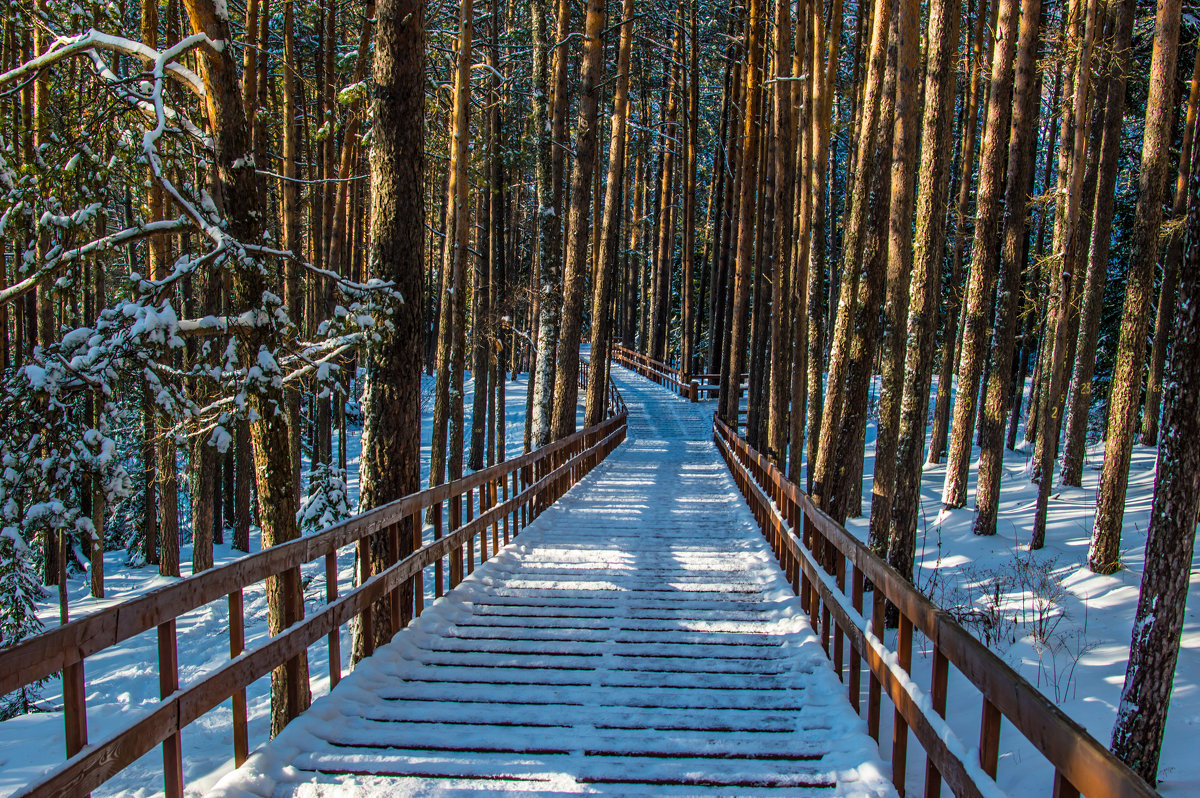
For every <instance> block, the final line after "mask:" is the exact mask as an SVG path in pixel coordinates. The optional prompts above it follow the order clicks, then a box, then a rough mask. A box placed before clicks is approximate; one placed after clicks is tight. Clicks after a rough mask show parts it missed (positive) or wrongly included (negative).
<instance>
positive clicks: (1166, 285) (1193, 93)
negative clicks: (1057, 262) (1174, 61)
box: [1142, 58, 1200, 446]
mask: <svg viewBox="0 0 1200 798" xmlns="http://www.w3.org/2000/svg"><path fill="white" fill-rule="evenodd" d="M1198 90H1200V58H1195V65H1194V66H1193V67H1192V81H1191V90H1190V92H1189V94H1188V104H1187V117H1186V120H1185V121H1184V125H1183V144H1182V146H1181V147H1180V149H1179V177H1178V178H1177V179H1176V181H1175V200H1174V202H1173V203H1172V205H1171V218H1172V219H1177V218H1179V217H1181V216H1183V214H1184V213H1185V212H1186V211H1187V190H1186V189H1187V185H1188V168H1189V166H1190V161H1191V157H1190V156H1191V144H1192V131H1193V130H1194V129H1195V127H1196V100H1197V92H1198ZM1182 260H1183V235H1182V234H1180V233H1178V232H1176V233H1175V234H1173V235H1172V236H1171V239H1170V241H1169V242H1168V244H1167V251H1166V255H1165V256H1164V257H1163V278H1162V287H1161V288H1160V289H1159V294H1158V309H1157V310H1156V312H1155V316H1154V348H1153V349H1152V350H1151V352H1150V374H1149V376H1148V377H1147V378H1146V399H1145V403H1144V406H1143V409H1142V445H1143V446H1153V445H1155V444H1156V443H1158V414H1159V409H1160V400H1161V397H1162V388H1163V380H1162V376H1163V367H1164V364H1165V363H1166V359H1167V343H1168V340H1169V338H1170V332H1171V319H1172V318H1173V317H1174V316H1175V295H1176V293H1177V292H1178V286H1179V264H1180V261H1182Z"/></svg>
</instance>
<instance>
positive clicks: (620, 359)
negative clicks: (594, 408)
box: [612, 344, 690, 395]
mask: <svg viewBox="0 0 1200 798" xmlns="http://www.w3.org/2000/svg"><path fill="white" fill-rule="evenodd" d="M612 359H613V360H615V361H616V362H617V363H619V364H621V365H622V366H625V367H626V368H629V369H632V370H633V371H636V372H637V373H639V374H641V375H642V376H643V377H648V378H650V379H651V380H653V381H654V382H657V383H658V384H659V385H666V386H667V387H669V388H671V389H673V390H674V391H675V392H676V393H678V394H681V395H683V394H686V393H688V392H689V390H690V389H689V387H688V386H687V385H685V384H684V381H683V378H684V376H685V375H684V374H683V373H682V372H681V371H680V369H677V368H675V367H674V366H672V365H670V364H667V363H664V362H662V361H661V360H655V359H654V358H652V357H650V356H649V355H643V354H642V353H641V352H635V351H634V350H632V349H628V348H626V347H625V346H623V345H621V344H613V347H612Z"/></svg>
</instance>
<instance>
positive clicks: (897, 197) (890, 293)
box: [869, 0, 921, 573]
mask: <svg viewBox="0 0 1200 798" xmlns="http://www.w3.org/2000/svg"><path fill="white" fill-rule="evenodd" d="M896 13H897V17H896V22H897V25H896V34H897V36H896V99H895V107H896V111H895V120H894V121H893V124H892V142H891V145H892V149H891V152H892V169H891V191H890V194H891V201H890V204H889V207H888V235H887V295H886V298H885V301H884V306H883V319H882V321H883V330H882V332H883V336H884V345H883V347H882V358H881V359H882V361H883V379H882V387H881V390H880V393H879V425H878V428H877V429H878V432H877V437H876V439H875V474H874V479H873V480H872V483H871V518H870V533H869V544H870V545H871V547H872V549H873V550H874V551H875V552H876V553H878V554H882V553H884V552H885V551H886V550H887V547H888V527H889V525H890V523H891V516H892V497H893V495H894V494H893V491H894V490H895V487H896V444H897V442H898V440H899V437H900V430H899V427H900V404H901V400H902V399H903V394H904V382H903V380H904V356H905V348H906V347H905V340H906V336H905V333H906V330H907V325H908V308H909V296H910V287H911V285H912V279H913V273H912V272H913V249H912V244H913V239H912V225H913V181H914V180H915V177H916V172H917V169H916V154H917V142H918V140H919V136H920V124H921V122H920V121H919V119H920V112H919V109H918V105H917V103H918V100H919V99H920V94H921V74H920V71H919V69H920V55H921V54H920V45H921V42H920V36H921V34H920V17H921V7H920V3H918V2H917V1H916V0H900V2H899V4H898V6H897V9H896ZM909 567H910V569H911V564H910V566H909ZM901 573H904V571H903V570H902V571H901Z"/></svg>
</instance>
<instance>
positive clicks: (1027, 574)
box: [0, 378, 1200, 796]
mask: <svg viewBox="0 0 1200 798" xmlns="http://www.w3.org/2000/svg"><path fill="white" fill-rule="evenodd" d="M526 385H527V383H526V382H525V380H524V378H522V379H521V380H520V381H518V382H515V383H509V388H508V391H507V394H506V397H507V404H506V409H507V434H506V440H507V442H508V448H509V453H510V455H511V454H516V453H518V452H519V450H520V446H521V441H522V437H523V432H524V430H523V418H524V408H525V391H526ZM875 391H876V394H877V392H878V385H877V384H876V388H875ZM467 392H468V403H467V409H468V414H469V411H470V402H469V396H470V383H468V385H467ZM709 404H713V403H712V402H710V403H709ZM358 432H359V430H358V429H355V430H352V431H351V435H350V437H349V439H348V448H349V452H350V456H349V460H350V463H349V466H350V467H349V470H350V490H351V497H352V500H357V490H358V483H357V469H358V455H359V447H358ZM422 435H423V441H424V442H426V443H425V446H424V448H423V456H424V459H425V462H426V463H427V461H428V443H427V442H428V440H429V438H430V421H429V419H426V420H425V423H424V426H423V430H422ZM874 440H875V425H874V423H873V422H872V424H871V425H870V426H869V428H868V430H867V441H868V443H867V453H866V460H865V467H864V473H865V476H864V487H863V496H864V510H865V511H866V512H868V513H869V510H870V504H869V503H870V490H871V473H872V471H873V468H874ZM977 453H978V452H977V451H976V454H977ZM1155 457H1156V451H1155V450H1154V449H1152V448H1147V447H1141V446H1139V447H1136V448H1135V451H1134V457H1133V464H1132V467H1131V471H1130V474H1131V476H1130V484H1129V497H1128V501H1127V505H1126V514H1125V527H1124V534H1123V540H1122V544H1123V547H1122V561H1123V563H1124V568H1123V569H1122V570H1120V571H1118V572H1117V573H1116V574H1114V575H1112V576H1098V575H1096V574H1092V573H1091V572H1090V571H1089V570H1088V569H1087V565H1086V558H1087V549H1088V541H1089V536H1090V533H1091V526H1092V519H1093V515H1094V511H1095V501H1096V484H1097V481H1098V477H1099V473H1098V469H1099V467H1100V463H1101V460H1102V458H1103V451H1102V449H1101V448H1100V447H1093V448H1092V449H1091V450H1089V452H1088V459H1087V466H1088V467H1087V469H1086V470H1085V472H1084V484H1083V487H1082V488H1065V489H1057V490H1056V491H1055V492H1054V494H1052V497H1051V506H1050V523H1049V527H1048V530H1047V535H1046V548H1045V549H1043V550H1042V551H1040V552H1032V553H1031V552H1029V551H1027V543H1028V538H1029V532H1030V528H1031V524H1032V518H1033V510H1034V502H1035V498H1036V493H1035V489H1034V487H1033V486H1032V485H1031V484H1030V483H1029V481H1028V476H1027V469H1028V463H1029V458H1030V455H1029V454H1028V453H1026V452H1023V451H1018V452H1009V453H1007V458H1006V474H1005V478H1004V483H1003V489H1002V493H1001V506H1000V516H999V533H998V534H997V535H996V536H995V537H992V538H983V537H977V536H975V535H974V534H973V533H972V531H971V529H972V523H973V520H974V511H973V510H972V509H969V507H968V508H966V509H961V510H953V511H948V512H943V511H942V510H941V502H940V497H941V488H942V482H943V479H944V476H945V466H944V465H938V466H926V469H925V472H924V479H923V484H922V510H923V515H922V518H923V521H922V523H921V525H920V528H919V529H918V533H917V538H918V545H919V546H920V547H921V549H920V551H919V552H918V558H917V567H918V571H917V583H918V585H920V586H921V588H922V589H924V590H926V591H927V592H929V593H930V594H931V595H932V596H933V598H934V600H935V601H937V602H938V603H939V604H941V605H942V606H944V607H946V608H948V609H950V610H952V611H954V612H955V613H956V614H958V615H959V616H960V617H961V618H962V619H964V620H965V621H966V623H967V626H968V628H971V629H972V631H974V632H975V633H976V634H977V635H978V636H979V637H980V638H981V639H984V640H985V641H986V642H988V644H989V646H990V647H991V648H992V649H993V650H994V651H996V652H997V653H998V654H999V655H1000V656H1001V657H1002V658H1003V659H1004V660H1005V661H1007V662H1008V663H1009V664H1010V665H1012V666H1013V667H1014V668H1015V669H1016V670H1017V671H1018V672H1019V673H1021V674H1022V675H1023V676H1024V677H1025V678H1026V679H1028V680H1029V681H1030V683H1032V684H1034V685H1035V686H1038V687H1039V688H1040V689H1041V690H1042V691H1043V692H1044V693H1045V694H1046V695H1047V696H1048V697H1049V698H1050V699H1051V700H1054V701H1055V702H1056V703H1057V704H1058V705H1059V706H1061V707H1062V708H1063V710H1064V711H1065V712H1066V713H1067V714H1069V715H1070V716H1071V717H1072V718H1074V719H1075V720H1076V721H1078V722H1079V723H1081V724H1082V725H1083V726H1085V727H1086V728H1087V729H1088V731H1090V732H1091V733H1092V734H1093V735H1094V736H1095V737H1096V738H1097V739H1098V740H1099V741H1100V742H1101V743H1103V744H1107V743H1108V742H1109V739H1110V735H1111V730H1112V724H1113V721H1114V720H1115V717H1116V707H1117V703H1118V701H1119V699H1120V692H1121V687H1122V684H1123V682H1124V675H1125V662H1126V660H1127V657H1128V648H1129V638H1130V632H1131V629H1132V624H1133V614H1134V610H1135V609H1136V605H1137V597H1138V588H1139V584H1140V579H1141V572H1142V568H1143V564H1144V555H1143V549H1144V546H1145V541H1146V528H1147V525H1148V523H1149V516H1150V502H1151V498H1152V496H1153V484H1154V463H1155ZM427 469H428V466H427V464H426V465H425V466H424V467H423V474H424V473H427ZM974 474H975V472H974V468H973V469H972V480H973V479H974ZM971 490H972V494H971V495H973V490H974V483H973V482H972V485H971ZM848 526H849V528H850V529H851V531H852V532H854V533H855V534H858V535H860V536H861V537H864V538H865V536H866V527H867V519H866V517H863V518H859V519H851V521H850V522H849V524H848ZM254 545H255V546H256V545H257V543H256V541H255V543H254ZM236 554H237V553H236V552H232V551H231V550H230V548H229V547H228V545H225V546H218V547H217V551H216V560H217V562H218V564H220V563H225V562H229V561H231V560H233V559H235V557H236ZM182 558H183V561H184V563H185V565H184V568H185V573H186V569H187V567H188V566H187V563H189V562H190V558H191V552H190V550H189V549H187V548H186V547H185V549H184V551H183V552H182ZM122 559H123V553H121V552H113V553H110V554H109V555H108V557H107V558H106V570H107V573H106V582H107V586H108V588H109V596H110V598H108V599H106V600H105V601H95V600H92V599H89V598H87V597H86V592H87V589H86V583H85V582H84V581H83V580H81V579H73V580H72V581H71V585H70V594H71V602H72V614H73V616H74V615H78V614H79V613H81V612H90V611H93V610H94V609H96V608H99V607H102V606H107V605H108V604H111V603H114V602H115V601H118V600H120V599H122V598H127V597H129V596H130V595H134V594H136V593H140V592H142V591H145V590H147V589H151V588H153V587H157V586H159V585H161V584H165V583H166V582H167V581H169V580H166V579H164V578H162V577H159V576H157V575H156V574H155V573H154V571H153V569H151V568H141V569H127V568H125V567H124V566H123V564H122ZM352 561H353V555H352V554H350V553H347V554H346V555H345V556H343V558H342V560H341V563H340V567H341V573H340V578H339V581H340V582H341V584H342V585H343V586H348V585H349V584H350V583H351V578H352V574H351V567H352ZM1193 561H1194V562H1195V560H1193ZM310 570H311V572H316V571H318V570H319V568H313V569H310ZM310 570H306V571H305V574H306V577H311V576H312V575H313V573H310ZM431 583H432V580H426V584H427V585H430V584H431ZM997 585H998V587H999V594H998V595H999V601H997V600H996V598H995V596H996V595H997V593H996V589H997ZM307 595H308V599H309V602H310V604H309V606H310V608H316V607H319V606H321V605H323V603H324V600H323V596H324V584H323V582H322V577H321V576H319V575H317V576H316V578H315V579H311V580H310V581H309V582H308V588H307ZM989 596H990V597H992V598H989ZM1198 613H1200V572H1198V571H1197V570H1196V568H1195V566H1193V571H1192V579H1191V585H1190V588H1189V602H1188V611H1187V614H1186V618H1185V623H1184V630H1183V648H1182V651H1181V652H1180V657H1179V664H1178V670H1177V673H1176V677H1175V688H1174V692H1173V695H1172V700H1171V709H1170V714H1169V717H1168V726H1167V735H1166V741H1165V744H1164V748H1163V757H1162V765H1161V768H1160V777H1161V779H1162V782H1161V783H1160V785H1159V789H1160V790H1161V791H1162V792H1163V793H1164V794H1166V795H1180V796H1182V795H1192V794H1198V793H1200V760H1198V759H1196V758H1194V757H1192V756H1190V754H1189V750H1188V749H1189V746H1190V744H1191V742H1192V741H1193V740H1194V739H1196V735H1197V734H1198V733H1200V619H1198ZM246 614H247V642H248V643H251V644H252V643H254V642H255V641H257V640H261V639H263V638H264V637H265V634H266V622H265V616H266V604H265V598H264V596H263V593H262V589H261V587H259V588H258V589H257V590H249V591H247V593H246ZM225 615H226V613H225V609H224V604H223V603H221V602H217V603H215V604H213V605H210V606H208V607H205V608H202V609H200V610H197V611H196V612H193V613H190V614H189V615H187V616H184V617H183V618H181V619H180V624H179V631H180V659H181V674H180V675H181V681H182V682H183V683H185V684H186V683H187V682H189V681H191V680H194V679H195V678H196V677H197V676H198V675H199V674H201V673H203V672H204V671H206V670H208V669H211V668H214V667H216V666H217V665H219V664H221V663H223V662H224V661H226V653H225V652H226V649H225V648H224V646H223V645H222V644H220V643H219V642H216V641H223V640H224V639H225V635H226V628H227V619H226V617H225ZM44 617H45V618H46V619H47V621H48V623H51V624H53V623H56V619H57V607H56V604H55V603H54V602H53V601H48V602H47V603H46V604H45V606H44ZM349 651H350V646H349V639H348V635H345V634H343V644H342V653H343V659H344V660H348V657H349ZM309 661H310V666H311V669H312V672H313V674H314V677H313V687H314V697H315V696H317V695H321V694H323V693H324V692H327V690H328V674H327V672H326V666H325V663H326V661H327V652H326V650H325V647H324V643H323V642H321V643H318V644H316V645H314V646H313V647H312V648H311V649H310V652H309ZM156 662H157V657H156V644H155V638H154V636H153V633H152V632H151V633H148V634H143V635H141V636H139V637H138V638H135V639H133V640H130V641H128V642H127V643H125V644H123V645H122V646H121V647H119V648H117V649H116V650H113V651H110V652H105V653H104V654H101V655H98V656H96V657H91V658H89V659H88V660H87V665H86V668H87V676H88V712H89V717H88V720H89V730H90V733H91V736H92V739H93V740H95V739H99V738H100V736H101V735H103V734H104V733H105V732H106V731H107V730H110V729H113V728H115V725H116V724H117V723H120V722H127V721H128V720H129V719H130V718H131V717H134V716H135V713H137V712H138V710H139V709H141V708H145V707H148V706H150V705H152V704H153V703H154V702H155V701H156V700H157V695H158V691H157V666H156V664H155V663H156ZM345 664H346V663H344V666H345ZM929 665H930V658H929V651H928V650H923V649H921V648H920V647H918V648H917V650H916V652H915V657H914V678H915V679H916V681H917V682H918V683H921V684H928V678H929ZM249 699H250V716H251V722H250V739H251V747H252V748H253V747H255V746H256V745H258V744H260V743H261V742H262V741H263V740H265V739H266V736H267V728H268V699H267V690H266V680H265V679H264V680H260V681H258V682H256V683H255V684H254V685H253V686H252V687H251V689H250V692H249ZM61 701H62V699H61V692H60V690H59V687H58V684H57V682H52V683H50V684H48V685H47V686H46V688H45V690H44V691H43V694H42V699H41V700H40V702H39V705H40V706H43V707H49V708H51V709H52V708H54V707H60V706H61ZM948 706H949V712H948V715H949V721H950V725H951V727H952V728H953V729H954V730H955V731H956V733H957V734H958V735H959V736H960V738H961V739H963V740H965V741H975V740H977V739H978V728H979V727H978V721H979V715H980V700H979V697H978V693H977V692H976V691H974V689H973V688H972V687H971V686H970V684H969V683H967V682H966V680H965V679H964V678H963V677H962V676H959V675H957V674H955V675H952V677H951V681H950V692H949V704H948ZM889 722H890V713H887V712H885V713H884V729H883V730H882V735H881V739H884V740H887V739H889V737H890V730H889V729H888V727H887V724H888V723H889ZM230 728H231V726H230V710H229V708H228V705H227V704H226V705H225V706H222V707H220V708H218V709H216V710H214V711H213V712H211V713H209V714H208V715H206V716H205V717H204V718H202V719H201V720H200V721H199V722H198V723H196V724H193V725H192V726H190V727H188V728H187V729H186V730H185V731H184V733H183V741H184V742H183V745H184V763H185V776H186V778H187V780H188V782H189V785H190V787H189V794H199V793H202V792H204V790H205V789H206V788H208V787H209V786H211V785H212V784H213V783H215V781H216V779H217V778H219V777H220V775H221V774H223V773H225V772H227V771H228V770H229V769H230V768H232V750H233V744H232V735H231V731H230ZM884 748H885V749H887V748H890V746H884ZM909 751H910V753H909V757H910V760H909V766H908V772H909V773H910V774H913V775H912V778H913V779H918V778H920V774H922V773H923V771H924V763H923V756H922V755H921V753H920V747H919V746H918V745H915V744H910V746H909ZM889 754H890V752H889V751H888V750H884V751H883V752H882V755H883V756H884V757H885V758H886V757H888V756H889ZM62 755H63V728H62V717H61V713H60V712H57V711H49V712H41V713H37V714H33V715H28V716H24V717H19V718H15V719H13V720H10V721H7V722H4V723H0V795H5V794H8V793H9V792H11V791H12V790H14V789H16V788H17V787H19V786H20V785H22V784H23V783H24V782H25V781H27V780H28V779H29V778H30V777H32V776H33V775H35V774H37V773H38V772H41V771H43V770H45V769H46V768H48V767H51V766H53V765H54V764H56V763H57V762H59V761H61V759H62ZM1050 775H1051V774H1050V769H1049V766H1048V765H1047V763H1046V762H1045V760H1043V759H1042V758H1041V756H1040V755H1039V754H1037V752H1036V751H1035V750H1034V749H1033V747H1032V746H1031V745H1029V744H1028V743H1027V742H1025V741H1024V740H1023V739H1020V735H1019V734H1017V733H1015V732H1014V730H1013V729H1012V727H1011V726H1010V725H1007V724H1006V725H1005V734H1004V736H1003V738H1002V755H1001V762H1000V783H1001V786H1002V787H1003V788H1004V789H1005V790H1007V791H1008V792H1009V793H1010V794H1013V795H1024V794H1043V793H1046V792H1048V790H1049V786H1048V785H1049V784H1050ZM915 783H916V782H915V781H914V784H915ZM160 792H161V758H160V754H159V752H158V751H157V750H155V751H153V752H151V753H150V754H148V755H146V756H145V757H143V758H142V759H141V760H139V762H138V763H136V764H135V765H134V766H133V767H132V768H130V769H129V770H127V771H126V772H125V773H123V774H121V775H120V776H118V777H117V778H116V779H114V780H113V781H111V782H109V784H107V785H106V786H105V787H104V788H103V789H102V790H100V791H97V795H108V794H127V795H134V796H144V795H153V794H155V793H160Z"/></svg>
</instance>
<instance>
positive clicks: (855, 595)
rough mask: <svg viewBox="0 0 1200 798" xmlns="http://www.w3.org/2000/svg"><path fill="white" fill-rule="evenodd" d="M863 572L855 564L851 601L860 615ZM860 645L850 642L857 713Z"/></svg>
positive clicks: (852, 691)
mask: <svg viewBox="0 0 1200 798" xmlns="http://www.w3.org/2000/svg"><path fill="white" fill-rule="evenodd" d="M865 581H866V580H865V579H864V578H863V572H862V570H861V569H859V567H858V566H857V565H855V566H853V571H852V572H851V576H850V585H851V587H850V603H851V606H853V607H854V609H855V611H857V612H858V614H859V615H862V611H863V589H864V582H865ZM859 654H860V652H859V650H858V646H856V645H854V641H851V642H850V705H851V706H853V707H854V711H855V712H856V713H857V712H859V711H861V708H862V707H861V704H862V701H861V698H860V696H859V693H860V692H861V691H862V660H861V658H860V656H859Z"/></svg>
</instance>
